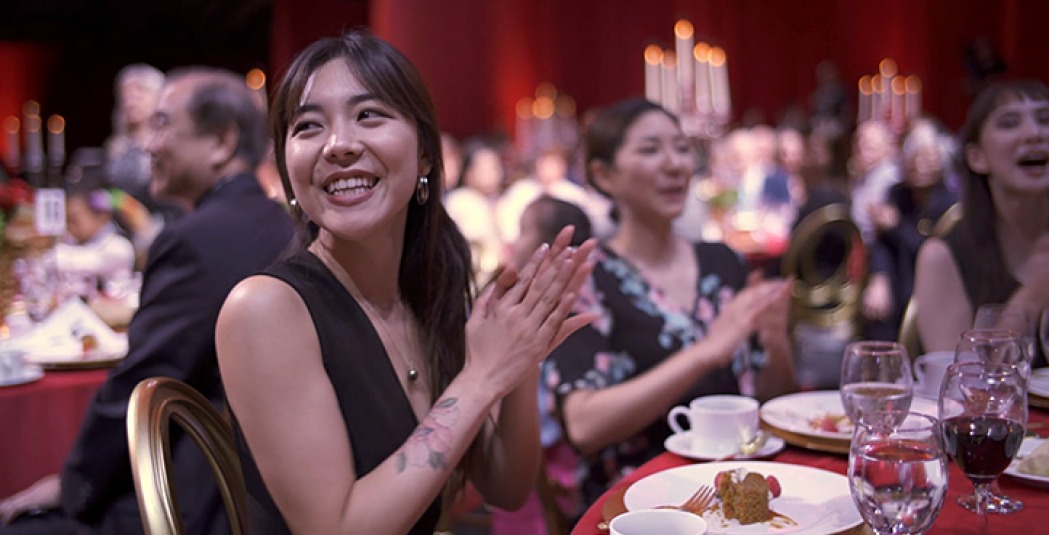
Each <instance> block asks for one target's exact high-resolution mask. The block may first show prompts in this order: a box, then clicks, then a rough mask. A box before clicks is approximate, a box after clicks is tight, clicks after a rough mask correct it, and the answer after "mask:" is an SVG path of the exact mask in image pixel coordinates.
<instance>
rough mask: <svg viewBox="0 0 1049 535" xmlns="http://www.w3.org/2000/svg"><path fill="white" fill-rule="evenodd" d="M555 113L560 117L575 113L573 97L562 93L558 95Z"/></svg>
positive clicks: (570, 115)
mask: <svg viewBox="0 0 1049 535" xmlns="http://www.w3.org/2000/svg"><path fill="white" fill-rule="evenodd" d="M556 106H557V115H559V116H561V117H572V116H574V115H575V110H576V104H575V99H574V98H572V97H570V96H568V95H562V96H560V97H558V99H557V102H556Z"/></svg>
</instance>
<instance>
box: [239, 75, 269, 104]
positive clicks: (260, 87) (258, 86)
mask: <svg viewBox="0 0 1049 535" xmlns="http://www.w3.org/2000/svg"><path fill="white" fill-rule="evenodd" d="M244 83H245V84H247V85H248V88H249V89H251V90H252V91H254V92H255V94H256V95H258V97H259V104H261V105H262V107H263V108H264V109H265V108H267V107H268V106H269V104H268V103H267V102H266V73H265V72H263V71H262V69H258V68H255V69H251V70H250V71H248V73H247V74H246V75H244Z"/></svg>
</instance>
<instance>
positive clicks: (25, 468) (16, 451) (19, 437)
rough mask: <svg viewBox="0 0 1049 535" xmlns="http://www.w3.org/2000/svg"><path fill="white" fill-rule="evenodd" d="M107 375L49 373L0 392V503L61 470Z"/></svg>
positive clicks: (91, 371) (80, 372)
mask: <svg viewBox="0 0 1049 535" xmlns="http://www.w3.org/2000/svg"><path fill="white" fill-rule="evenodd" d="M107 372H108V370H77V371H73V370H69V371H49V372H47V373H45V374H44V378H43V379H41V380H39V381H36V382H34V383H29V384H24V385H17V386H8V387H3V388H0V498H4V497H7V496H9V495H11V494H13V493H15V492H17V491H19V490H21V489H23V488H25V487H27V486H28V485H30V484H31V483H33V482H34V481H36V480H37V479H39V478H41V477H43V476H45V475H47V474H50V473H54V472H57V471H58V470H60V469H61V468H62V463H63V462H64V461H65V458H66V455H67V454H69V449H70V448H71V447H72V445H73V440H75V439H76V435H77V432H78V431H79V430H80V421H81V420H82V419H83V417H84V411H85V410H86V409H87V404H88V402H89V401H90V400H91V398H92V397H93V396H94V394H95V391H96V390H98V386H99V385H101V384H102V382H103V381H104V380H105V379H106V373H107Z"/></svg>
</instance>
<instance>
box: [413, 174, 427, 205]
mask: <svg viewBox="0 0 1049 535" xmlns="http://www.w3.org/2000/svg"><path fill="white" fill-rule="evenodd" d="M429 199H430V179H428V178H426V177H425V176H421V177H419V183H418V184H416V185H415V202H417V203H419V204H420V205H425V204H426V201H428V200H429Z"/></svg>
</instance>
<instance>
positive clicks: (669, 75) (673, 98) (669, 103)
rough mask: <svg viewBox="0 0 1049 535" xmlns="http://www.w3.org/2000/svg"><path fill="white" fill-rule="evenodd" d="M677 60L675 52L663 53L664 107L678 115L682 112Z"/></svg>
mask: <svg viewBox="0 0 1049 535" xmlns="http://www.w3.org/2000/svg"><path fill="white" fill-rule="evenodd" d="M676 63H677V58H676V57H675V56H674V53H673V52H669V51H668V52H664V53H663V107H664V108H666V109H667V110H668V111H670V112H671V113H673V114H674V115H677V114H678V113H680V111H681V100H680V99H681V96H680V94H679V92H678V85H677V67H676Z"/></svg>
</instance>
